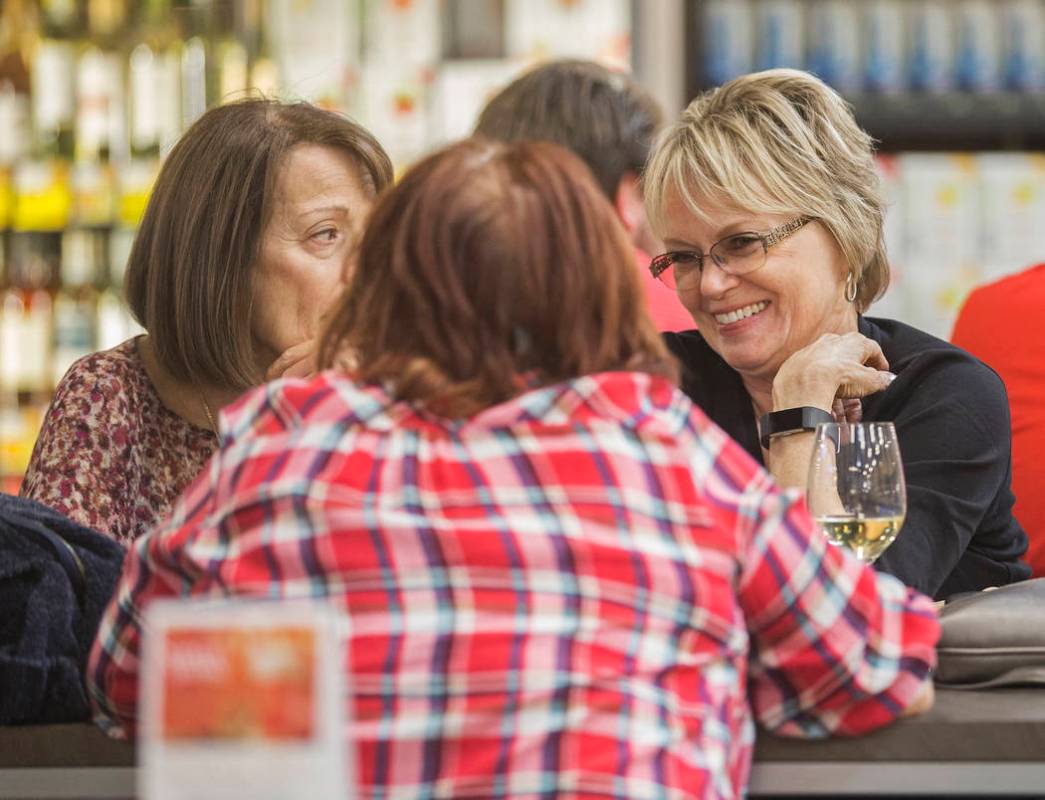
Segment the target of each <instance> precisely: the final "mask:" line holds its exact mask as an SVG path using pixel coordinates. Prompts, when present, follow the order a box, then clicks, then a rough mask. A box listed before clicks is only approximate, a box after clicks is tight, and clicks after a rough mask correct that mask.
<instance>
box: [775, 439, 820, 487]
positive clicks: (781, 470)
mask: <svg viewBox="0 0 1045 800" xmlns="http://www.w3.org/2000/svg"><path fill="white" fill-rule="evenodd" d="M814 440H815V434H814V432H813V431H803V432H801V433H793V434H790V435H788V436H777V437H774V438H773V439H772V440H771V442H770V445H769V451H768V454H767V456H766V466H767V468H768V469H769V472H770V474H771V475H772V476H773V479H774V480H775V481H776V482H777V483H778V484H779V485H780V486H782V487H784V488H786V489H799V490H801V491H803V492H804V491H805V490H806V482H807V480H808V478H809V462H810V461H811V460H812V458H813V445H814Z"/></svg>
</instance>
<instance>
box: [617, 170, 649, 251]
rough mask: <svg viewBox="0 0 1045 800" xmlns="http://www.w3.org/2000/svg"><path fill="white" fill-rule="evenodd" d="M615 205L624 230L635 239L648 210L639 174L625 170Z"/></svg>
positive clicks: (618, 185) (619, 184) (618, 186)
mask: <svg viewBox="0 0 1045 800" xmlns="http://www.w3.org/2000/svg"><path fill="white" fill-rule="evenodd" d="M613 207H614V208H615V209H616V211H617V217H618V218H619V219H620V221H621V224H622V225H623V226H624V230H626V231H627V232H628V235H629V236H630V237H631V238H632V239H634V238H635V234H636V232H637V231H638V230H639V229H640V228H641V227H642V225H643V222H644V221H645V217H646V210H645V207H644V206H643V204H642V191H641V189H640V188H639V176H638V175H636V174H635V173H634V172H625V173H624V175H622V176H621V179H620V182H619V183H618V184H617V192H616V195H615V196H614V198H613Z"/></svg>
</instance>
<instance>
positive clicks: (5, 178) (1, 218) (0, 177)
mask: <svg viewBox="0 0 1045 800" xmlns="http://www.w3.org/2000/svg"><path fill="white" fill-rule="evenodd" d="M12 206H13V203H12V202H11V176H10V175H8V173H7V171H6V170H0V229H2V228H6V227H7V226H8V225H9V224H10V222H11V211H12Z"/></svg>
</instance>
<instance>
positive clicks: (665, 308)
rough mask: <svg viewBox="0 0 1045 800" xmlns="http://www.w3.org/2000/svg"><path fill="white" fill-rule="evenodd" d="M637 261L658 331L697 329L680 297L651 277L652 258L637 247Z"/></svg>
mask: <svg viewBox="0 0 1045 800" xmlns="http://www.w3.org/2000/svg"><path fill="white" fill-rule="evenodd" d="M635 260H636V262H638V265H639V273H640V274H641V275H642V288H643V289H645V291H646V308H648V309H649V313H650V316H651V317H653V322H654V323H656V325H657V330H658V331H662V332H663V331H691V330H694V329H696V327H697V326H696V323H694V322H693V317H691V316H690V315H689V312H688V311H686V309H685V307H684V306H683V305H682V303H680V302H679V297H678V295H677V294H675V293H674V292H673V291H671V289H669V288H668V287H667V286H665V285H664V284H663V283H661V282H660V281H658V280H657V279H656V278H654V277H653V276H652V275H650V271H649V262H650V257H649V256H648V255H647V254H646V253H644V252H643V251H642V250H639V248H637V247H636V248H635Z"/></svg>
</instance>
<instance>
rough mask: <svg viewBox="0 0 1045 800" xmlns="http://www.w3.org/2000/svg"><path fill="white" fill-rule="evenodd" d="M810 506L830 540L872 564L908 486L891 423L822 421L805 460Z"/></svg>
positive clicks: (900, 512)
mask: <svg viewBox="0 0 1045 800" xmlns="http://www.w3.org/2000/svg"><path fill="white" fill-rule="evenodd" d="M808 489H809V493H808V503H809V511H810V513H812V515H813V518H814V519H815V520H816V521H817V524H819V525H820V527H821V528H823V529H824V532H825V533H826V534H827V538H828V540H829V541H831V542H832V543H833V544H836V545H844V546H845V547H848V548H849V549H850V550H852V551H853V552H854V553H855V554H856V556H857V557H858V558H860V559H861V560H863V561H865V562H867V563H868V564H872V563H874V561H875V559H877V558H878V557H879V556H880V555H881V554H882V553H884V552H885V550H886V548H888V547H889V545H891V544H892V543H893V540H894V539H896V535H897V534H898V533H899V532H900V527H901V526H902V525H903V520H904V515H905V514H906V513H907V490H906V487H905V485H904V477H903V461H901V459H900V444H899V442H897V440H896V429H895V428H894V427H893V423H891V422H856V423H836V422H829V423H822V424H820V425H818V426H817V428H816V445H815V448H814V450H813V460H812V461H811V462H810V464H809V483H808Z"/></svg>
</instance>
